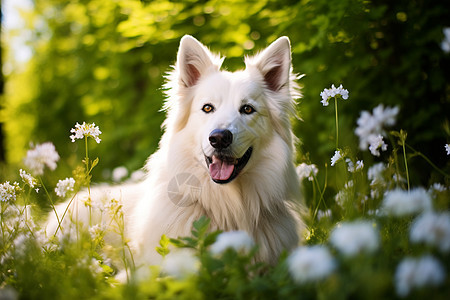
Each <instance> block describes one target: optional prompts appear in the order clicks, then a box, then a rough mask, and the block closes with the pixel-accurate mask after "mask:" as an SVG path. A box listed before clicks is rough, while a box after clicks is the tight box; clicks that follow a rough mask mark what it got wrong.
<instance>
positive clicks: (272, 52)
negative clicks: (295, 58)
mask: <svg viewBox="0 0 450 300" xmlns="http://www.w3.org/2000/svg"><path fill="white" fill-rule="evenodd" d="M245 63H246V65H247V67H248V66H250V65H252V66H255V67H256V68H257V69H258V70H259V71H260V72H261V74H262V75H263V77H264V82H265V84H266V86H267V88H268V89H270V90H272V91H274V92H278V91H280V90H281V89H283V88H287V89H288V90H289V80H290V72H291V44H290V42H289V38H288V37H285V36H283V37H280V38H279V39H277V40H276V41H275V42H273V43H272V44H270V45H269V47H267V48H266V49H265V50H264V51H262V52H261V53H259V54H257V55H256V56H255V57H253V58H247V59H246V61H245Z"/></svg>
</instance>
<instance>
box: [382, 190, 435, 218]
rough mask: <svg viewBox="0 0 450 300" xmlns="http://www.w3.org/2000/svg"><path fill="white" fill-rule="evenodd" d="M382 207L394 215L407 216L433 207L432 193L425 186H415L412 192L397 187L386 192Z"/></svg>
mask: <svg viewBox="0 0 450 300" xmlns="http://www.w3.org/2000/svg"><path fill="white" fill-rule="evenodd" d="M382 208H383V210H384V211H385V212H387V213H389V214H392V215H394V216H405V215H410V214H415V213H420V212H423V211H430V210H431V208H432V204H431V197H430V194H429V193H428V192H427V191H426V190H425V189H424V188H421V187H419V188H415V189H412V190H411V191H410V192H408V191H404V190H401V189H395V190H392V191H389V192H387V193H386V195H385V196H384V199H383V204H382Z"/></svg>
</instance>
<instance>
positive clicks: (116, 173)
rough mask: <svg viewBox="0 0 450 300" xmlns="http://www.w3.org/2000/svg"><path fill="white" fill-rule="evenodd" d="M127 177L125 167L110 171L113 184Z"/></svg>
mask: <svg viewBox="0 0 450 300" xmlns="http://www.w3.org/2000/svg"><path fill="white" fill-rule="evenodd" d="M127 176H128V170H127V168H126V167H124V166H121V167H117V168H115V169H114V170H113V171H112V179H113V181H114V182H120V181H122V179H124V178H125V177H127Z"/></svg>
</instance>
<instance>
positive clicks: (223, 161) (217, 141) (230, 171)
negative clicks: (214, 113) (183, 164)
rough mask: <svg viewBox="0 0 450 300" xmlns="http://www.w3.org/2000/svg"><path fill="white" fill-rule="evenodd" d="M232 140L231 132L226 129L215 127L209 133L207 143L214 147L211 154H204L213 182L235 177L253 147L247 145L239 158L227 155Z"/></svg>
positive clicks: (226, 180)
mask: <svg viewBox="0 0 450 300" xmlns="http://www.w3.org/2000/svg"><path fill="white" fill-rule="evenodd" d="M232 142H233V134H232V133H231V131H229V130H227V129H215V130H213V131H212V132H211V133H210V135H209V143H210V144H211V146H212V147H213V148H214V149H215V151H214V154H213V155H212V156H206V155H205V160H206V164H207V165H208V168H209V175H210V176H211V179H212V180H213V181H214V182H215V183H220V184H223V183H228V182H230V181H232V180H233V179H235V178H236V177H237V176H238V175H239V173H240V172H241V171H242V169H244V167H245V166H246V165H247V163H248V161H249V159H250V156H251V155H252V151H253V148H252V147H249V148H248V149H247V151H245V153H244V155H243V156H242V157H240V158H236V157H233V156H231V155H229V154H228V153H230V151H229V149H228V147H229V146H230V145H231V144H232Z"/></svg>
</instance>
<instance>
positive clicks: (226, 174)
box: [209, 155, 234, 180]
mask: <svg viewBox="0 0 450 300" xmlns="http://www.w3.org/2000/svg"><path fill="white" fill-rule="evenodd" d="M233 170H234V165H232V164H228V163H226V162H224V161H222V160H220V159H219V158H218V157H216V156H215V155H213V157H212V163H211V164H210V165H209V174H210V175H211V178H212V179H214V180H227V179H229V178H230V177H231V174H232V173H233Z"/></svg>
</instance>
